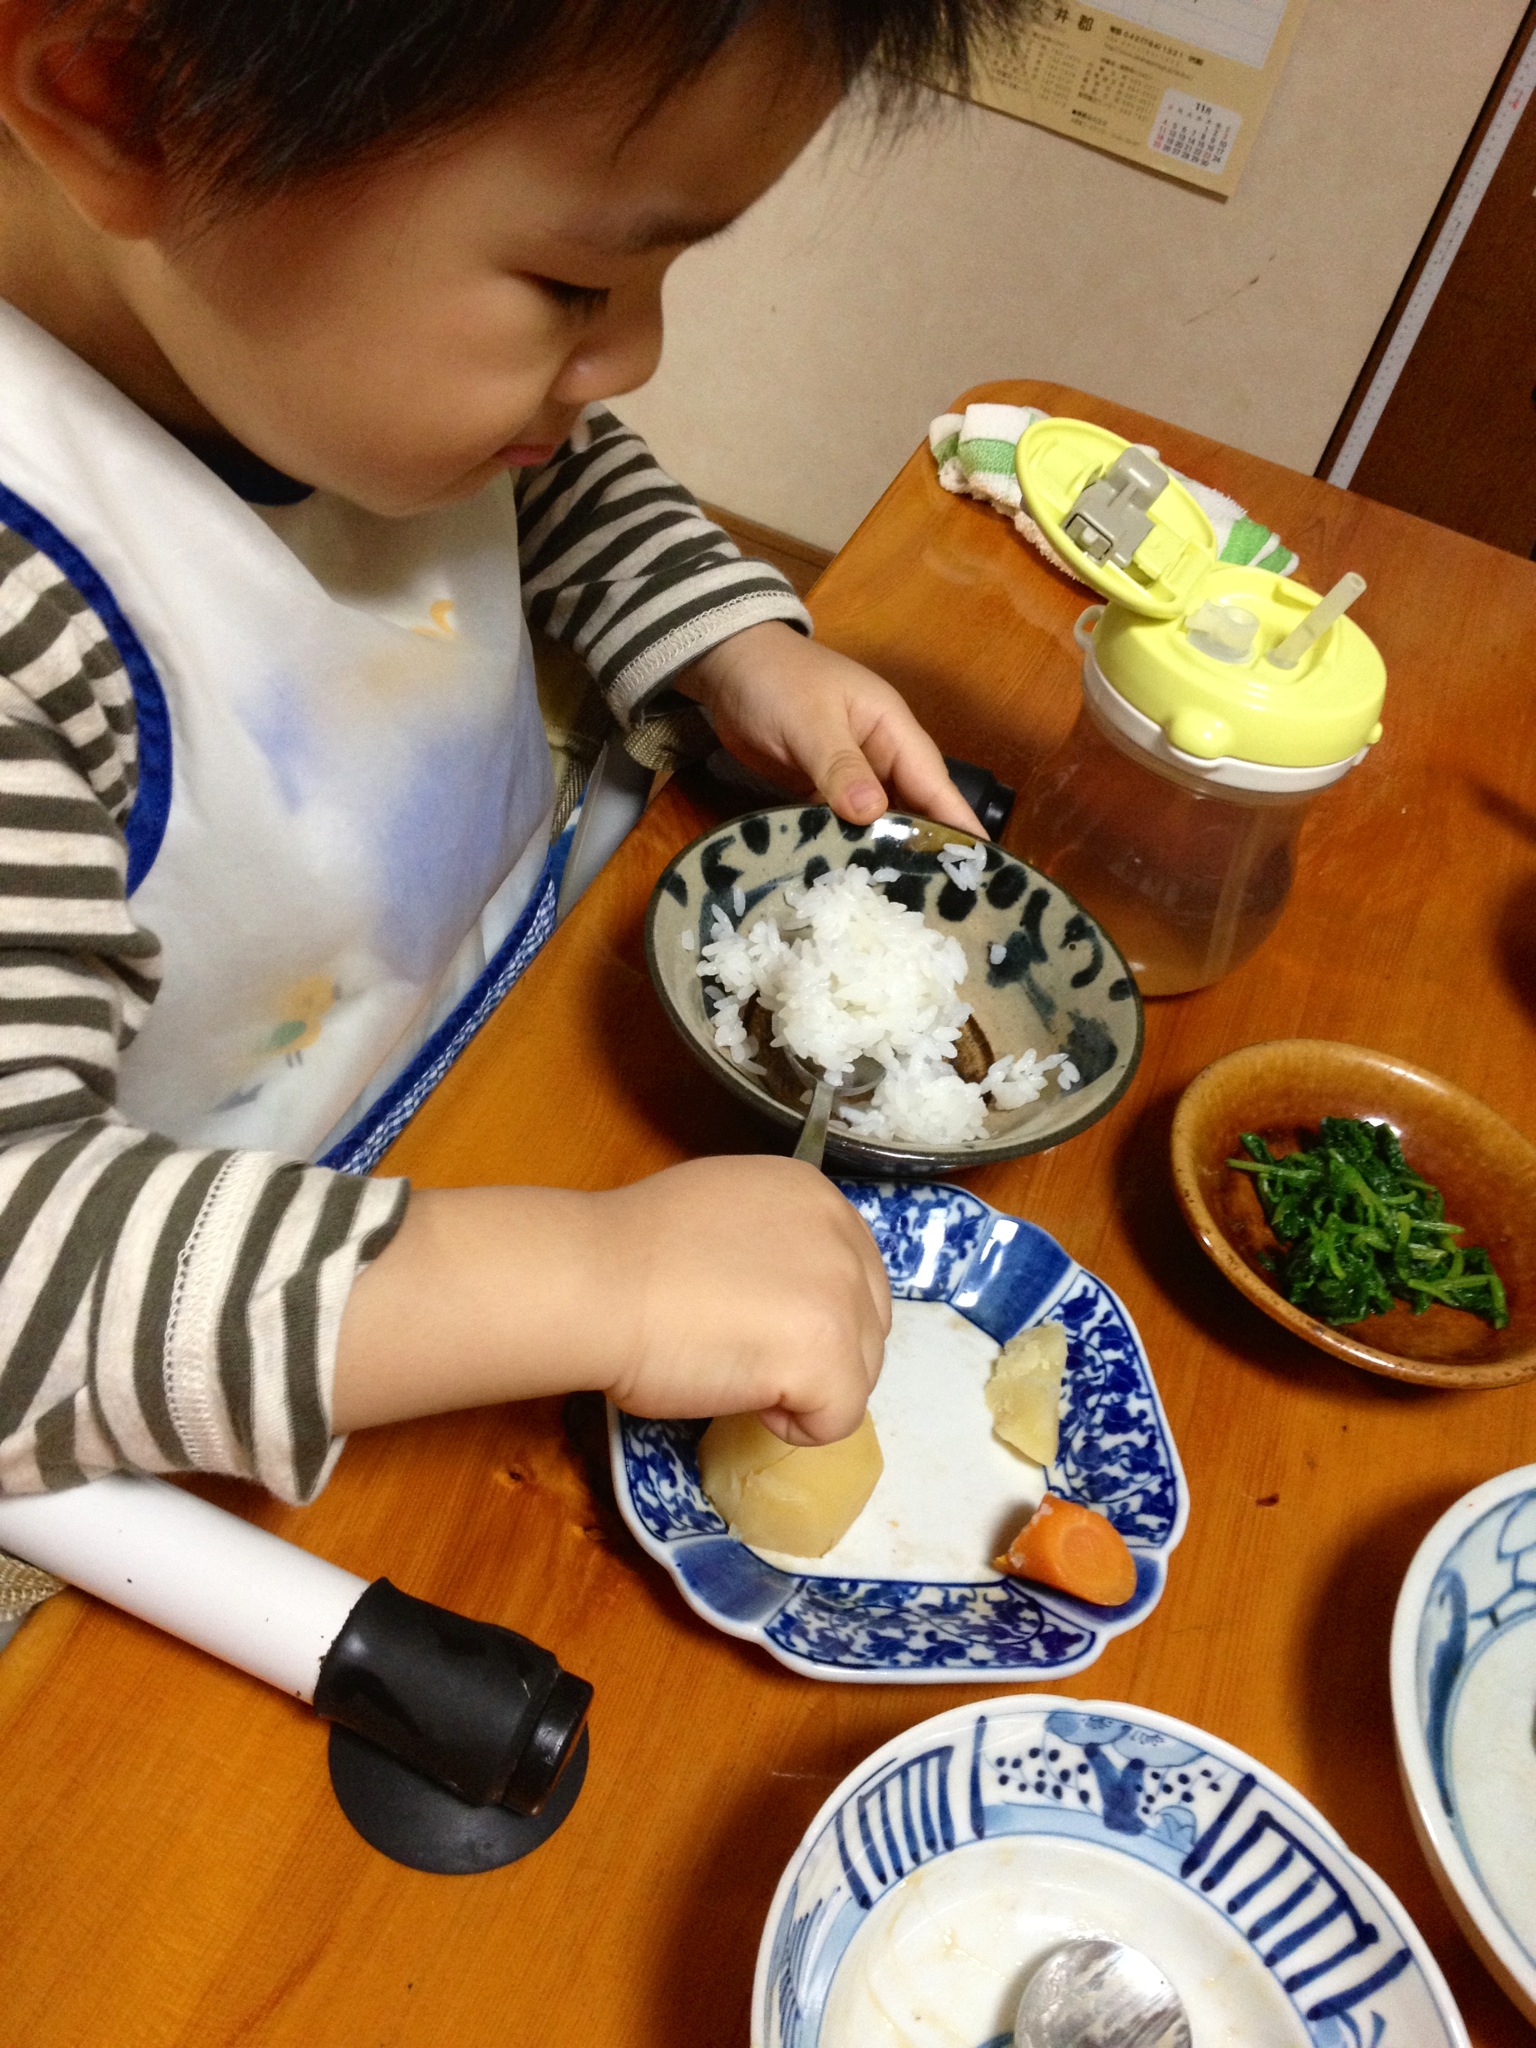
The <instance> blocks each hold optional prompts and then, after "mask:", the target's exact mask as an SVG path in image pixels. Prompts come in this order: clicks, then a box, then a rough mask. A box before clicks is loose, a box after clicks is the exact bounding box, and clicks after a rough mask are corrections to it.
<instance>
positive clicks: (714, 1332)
mask: <svg viewBox="0 0 1536 2048" xmlns="http://www.w3.org/2000/svg"><path fill="white" fill-rule="evenodd" d="M598 1199H599V1203H600V1205H601V1217H600V1229H599V1233H598V1237H599V1244H598V1247H597V1249H598V1272H599V1273H600V1275H601V1284H602V1294H603V1303H602V1311H603V1315H604V1320H605V1326H606V1330H605V1335H606V1353H607V1355H606V1357H605V1359H604V1360H603V1362H602V1382H603V1384H604V1386H605V1388H606V1391H608V1392H609V1393H610V1394H611V1395H612V1397H613V1399H614V1400H615V1401H617V1402H618V1403H619V1405H620V1406H621V1407H627V1408H632V1409H634V1410H635V1411H636V1412H638V1413H641V1414H647V1415H657V1416H665V1415H674V1416H675V1415H718V1414H741V1413H744V1412H746V1411H748V1410H756V1411H759V1412H761V1413H763V1414H764V1415H765V1416H766V1417H770V1418H774V1419H773V1420H770V1424H769V1426H770V1427H776V1428H778V1430H779V1433H780V1434H782V1435H784V1436H785V1437H786V1440H788V1441H801V1442H812V1441H814V1442H825V1441H830V1440H831V1438H832V1437H834V1436H838V1435H846V1434H847V1433H848V1432H849V1431H850V1430H852V1429H853V1428H855V1427H856V1426H857V1424H858V1420H859V1417H860V1415H861V1414H862V1413H863V1410H864V1404H865V1401H866V1400H867V1398H868V1394H869V1390H870V1388H871V1387H872V1386H873V1385H874V1383H875V1381H876V1379H877V1378H878V1377H879V1372H880V1365H881V1360H882V1358H883V1355H884V1347H885V1338H886V1334H887V1332H888V1331H889V1328H890V1289H889V1286H888V1284H887V1282H886V1277H885V1269H884V1267H883V1266H882V1264H881V1262H880V1255H879V1253H878V1251H877V1250H876V1248H875V1245H874V1240H873V1239H872V1238H871V1237H870V1234H869V1231H868V1229H867V1228H866V1227H865V1225H864V1223H863V1222H862V1220H861V1219H860V1218H859V1216H858V1215H857V1214H856V1213H855V1211H854V1210H853V1208H852V1207H851V1206H850V1204H849V1203H847V1202H846V1201H845V1200H844V1199H843V1197H842V1196H841V1195H840V1194H839V1193H838V1192H837V1190H836V1189H835V1188H834V1187H833V1186H832V1184H831V1183H830V1182H829V1181H827V1180H825V1179H824V1178H823V1177H822V1176H821V1175H820V1174H818V1173H816V1172H814V1171H813V1170H812V1169H810V1168H808V1167H805V1166H803V1165H801V1164H799V1163H797V1162H796V1161H794V1160H788V1159H765V1158H757V1157H749V1158H736V1159H698V1160H692V1161H690V1162H688V1163H687V1164H686V1165H684V1166H677V1167H672V1168H669V1169H668V1170H667V1171H666V1172H665V1173H659V1174H654V1175H652V1176H651V1178H650V1179H649V1180H645V1181H639V1182H636V1183H634V1184H633V1185H632V1186H631V1187H627V1188H618V1189H615V1190H613V1191H612V1193H611V1194H609V1195H606V1196H602V1197H600V1198H598Z"/></svg>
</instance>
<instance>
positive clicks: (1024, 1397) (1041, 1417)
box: [986, 1323, 1067, 1465]
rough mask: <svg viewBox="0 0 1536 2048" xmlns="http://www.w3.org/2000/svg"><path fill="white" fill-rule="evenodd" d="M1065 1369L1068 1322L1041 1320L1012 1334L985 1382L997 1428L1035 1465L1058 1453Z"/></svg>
mask: <svg viewBox="0 0 1536 2048" xmlns="http://www.w3.org/2000/svg"><path fill="white" fill-rule="evenodd" d="M1066 1369H1067V1333H1066V1330H1065V1328H1064V1327H1063V1326H1062V1324H1060V1323H1037V1324H1036V1325H1035V1326H1034V1328H1033V1329H1031V1330H1020V1332H1019V1334H1018V1335H1017V1337H1010V1338H1009V1340H1008V1342H1007V1343H1006V1344H1005V1345H1004V1346H1003V1348H1002V1350H1001V1351H1000V1352H999V1353H998V1354H997V1358H996V1360H995V1361H994V1363H993V1366H992V1377H991V1379H990V1380H988V1382H987V1388H986V1392H987V1406H988V1407H989V1408H990V1409H991V1411H992V1428H993V1430H994V1432H995V1433H996V1434H997V1435H998V1436H1000V1437H1001V1438H1002V1440H1003V1442H1004V1443H1005V1444H1012V1446H1013V1448H1014V1449H1015V1450H1016V1451H1022V1452H1023V1453H1024V1455H1025V1457H1026V1458H1032V1459H1033V1460H1034V1462H1035V1463H1036V1464H1037V1465H1049V1464H1051V1463H1052V1461H1053V1460H1054V1459H1055V1456H1056V1447H1057V1444H1058V1442H1059V1441H1060V1437H1061V1379H1062V1374H1063V1373H1064V1372H1065V1371H1066Z"/></svg>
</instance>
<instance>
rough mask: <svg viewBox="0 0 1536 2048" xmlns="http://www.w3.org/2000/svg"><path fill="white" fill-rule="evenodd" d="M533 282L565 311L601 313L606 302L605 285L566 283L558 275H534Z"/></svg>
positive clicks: (607, 293)
mask: <svg viewBox="0 0 1536 2048" xmlns="http://www.w3.org/2000/svg"><path fill="white" fill-rule="evenodd" d="M533 282H534V283H535V284H536V285H537V286H538V287H539V290H540V291H541V292H544V293H545V294H546V295H547V296H548V297H549V298H551V299H553V300H554V302H555V304H556V305H557V306H560V307H562V308H563V309H564V310H565V311H566V312H567V313H582V314H586V315H591V314H594V313H601V312H602V310H603V308H604V307H605V306H606V305H607V303H608V298H609V290H608V287H607V286H606V285H590V284H567V283H565V281H564V280H563V279H561V278H558V277H535V278H534V279H533Z"/></svg>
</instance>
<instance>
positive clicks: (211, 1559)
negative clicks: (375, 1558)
mask: <svg viewBox="0 0 1536 2048" xmlns="http://www.w3.org/2000/svg"><path fill="white" fill-rule="evenodd" d="M0 1549H3V1550H8V1551H10V1552H11V1554H12V1555H13V1556H15V1557H20V1558H24V1559H25V1560H26V1562H27V1563H28V1564H35V1565H40V1566H41V1567H42V1569H43V1570H44V1571H50V1572H54V1573H56V1574H57V1576H58V1577H59V1578H61V1579H67V1580H68V1581H69V1583H70V1584H71V1585H72V1586H78V1587H79V1588H80V1589H81V1591H82V1592H86V1593H94V1594H95V1595H96V1596H97V1598H98V1599H101V1600H106V1601H109V1602H110V1603H111V1605H112V1606H114V1607H121V1608H123V1609H125V1610H126V1612H128V1613H129V1614H136V1615H137V1616H138V1617H139V1619H140V1620H141V1621H147V1622H150V1623H152V1624H153V1625H154V1626H155V1627H156V1628H163V1629H165V1630H166V1631H167V1632H168V1633H169V1634H171V1635H173V1636H180V1637H181V1639H182V1641H183V1642H188V1643H195V1644H196V1645H197V1647H198V1648H199V1649H202V1650H207V1651H208V1652H209V1654H210V1655H211V1656H214V1657H219V1658H222V1659H223V1661H224V1662H225V1663H226V1664H234V1665H236V1666H238V1668H239V1669H240V1670H242V1671H248V1672H250V1674H251V1675H252V1677H254V1678H262V1679H265V1680H266V1682H267V1684H268V1685H275V1686H276V1687H277V1688H278V1689H279V1691H281V1692H286V1693H292V1694H293V1696H294V1697H295V1698H296V1699H301V1700H309V1699H312V1698H313V1697H314V1691H315V1682H316V1679H317V1678H318V1676H319V1672H320V1663H321V1659H322V1658H323V1657H324V1656H325V1653H326V1651H327V1650H328V1649H329V1648H330V1647H331V1644H332V1643H333V1642H334V1641H335V1640H336V1637H337V1636H338V1635H339V1634H340V1633H341V1628H342V1624H343V1623H344V1622H345V1621H346V1618H347V1616H348V1615H349V1614H350V1613H351V1611H352V1609H353V1608H354V1607H355V1606H356V1604H357V1602H358V1600H359V1598H360V1597H361V1595H362V1594H363V1593H364V1592H365V1591H366V1590H367V1587H368V1581H367V1580H366V1579H360V1578H358V1577H357V1576H356V1575H355V1574H354V1573H352V1572H344V1571H342V1570H341V1569H340V1568H339V1567H338V1566H336V1565H333V1564H327V1563H326V1561H325V1559H324V1558H321V1557H315V1556H314V1555H313V1554H312V1553H311V1552H310V1551H307V1550H300V1549H299V1548H298V1547H297V1545H295V1544H292V1543H285V1542H284V1541H283V1539H282V1538H281V1537H280V1536H273V1535H270V1534H269V1533H268V1531H266V1530H265V1529H258V1528H256V1527H254V1526H253V1525H252V1524H251V1523H250V1522H245V1521H242V1520H241V1519H240V1517H239V1516H238V1515H231V1514H226V1513H225V1511H224V1510H223V1509H222V1508H216V1507H212V1506H210V1505H209V1503H208V1502H207V1501H205V1500H200V1499H199V1498H198V1497H197V1495H196V1494H193V1493H185V1492H183V1491H182V1489H181V1488H180V1487H179V1486H171V1485H168V1484H167V1483H166V1482H165V1481H164V1480H161V1479H148V1478H137V1477H131V1476H129V1475H127V1474H115V1475H113V1476H111V1477H109V1478H105V1479H97V1480H93V1481H92V1482H91V1484H90V1485H89V1486H78V1487H73V1488H71V1489H70V1491H69V1492H67V1493H32V1494H11V1495H9V1496H7V1497H6V1498H3V1499H0Z"/></svg>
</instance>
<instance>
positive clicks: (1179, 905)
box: [1015, 419, 1386, 996]
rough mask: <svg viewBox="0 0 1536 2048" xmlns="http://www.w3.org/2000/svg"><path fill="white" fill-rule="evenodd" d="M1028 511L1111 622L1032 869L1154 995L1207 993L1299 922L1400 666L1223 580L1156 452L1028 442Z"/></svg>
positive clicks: (1023, 448) (1025, 811)
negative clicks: (1305, 886)
mask: <svg viewBox="0 0 1536 2048" xmlns="http://www.w3.org/2000/svg"><path fill="white" fill-rule="evenodd" d="M1017 462H1018V471H1019V481H1020V483H1021V485H1022V487H1023V492H1024V499H1025V503H1026V504H1027V505H1028V507H1029V510H1030V513H1031V515H1032V516H1033V518H1034V519H1035V520H1036V522H1037V523H1038V524H1039V526H1040V528H1041V530H1042V532H1043V533H1044V534H1045V536H1046V538H1047V540H1048V541H1049V542H1050V544H1051V546H1052V547H1053V548H1055V549H1056V550H1057V552H1058V553H1059V554H1060V555H1061V556H1062V558H1063V559H1064V560H1065V561H1066V562H1068V563H1069V564H1070V566H1071V567H1072V568H1073V569H1074V570H1075V571H1076V573H1077V574H1078V575H1080V576H1081V577H1082V578H1083V579H1084V580H1085V581H1086V582H1087V583H1089V584H1090V585H1091V586H1092V587H1093V588H1095V589H1096V590H1099V591H1101V592H1102V593H1103V595H1104V597H1105V599H1106V600H1107V602H1105V603H1104V604H1096V605H1090V606H1089V608H1088V609H1087V611H1085V612H1084V613H1083V615H1082V617H1081V618H1080V619H1079V620H1078V622H1077V627H1076V635H1077V641H1078V644H1079V646H1080V647H1081V648H1082V650H1083V672H1082V677H1083V702H1082V709H1081V711H1080V712H1079V714H1078V718H1077V723H1076V724H1075V725H1074V727H1073V729H1072V731H1071V733H1070V734H1069V735H1068V737H1067V739H1066V740H1065V741H1064V743H1063V744H1062V746H1061V747H1060V748H1059V749H1058V750H1057V751H1056V753H1054V754H1053V755H1051V756H1050V757H1049V758H1048V759H1047V760H1046V761H1044V762H1043V763H1042V764H1041V766H1040V768H1039V769H1038V770H1037V771H1036V773H1035V775H1034V776H1033V778H1032V779H1031V781H1030V782H1029V783H1028V784H1027V785H1026V787H1025V789H1024V791H1023V794H1022V795H1021V797H1020V800H1019V813H1018V819H1017V823H1016V829H1015V837H1016V839H1017V840H1018V842H1019V843H1020V845H1021V847H1022V850H1023V852H1024V854H1025V856H1026V858H1027V859H1028V860H1030V861H1031V862H1032V863H1033V864H1034V865H1035V866H1036V867H1038V868H1040V869H1041V870H1043V872H1045V873H1046V874H1048V875H1051V876H1052V877H1053V878H1054V879H1055V880H1056V881H1058V882H1060V883H1061V885H1062V886H1063V887H1064V888H1066V889H1068V890H1070V891H1071V893H1072V894H1073V895H1074V896H1076V897H1077V898H1078V899H1079V900H1080V901H1081V902H1082V903H1083V904H1084V905H1085V906H1086V908H1087V909H1088V910H1090V911H1091V912H1092V913H1093V915H1094V916H1095V917H1096V918H1098V919H1099V920H1100V921H1101V922H1102V923H1103V924H1104V926H1105V927H1106V929H1107V930H1108V931H1109V932H1110V934H1111V935H1112V936H1113V938H1114V940H1115V942H1116V944H1117V945H1118V946H1119V947H1120V950H1121V951H1122V952H1123V953H1124V955H1125V957H1126V959H1127V960H1128V961H1129V962H1130V964H1131V968H1132V971H1133V972H1134V974H1135V976H1136V980H1137V983H1138V985H1139V987H1140V989H1141V992H1142V994H1143V995H1147V996H1161V995H1177V994H1179V993H1180V992H1181V991H1183V990H1185V989H1193V988H1204V987H1205V986H1206V985H1207V984H1208V983H1209V982H1213V981H1216V980H1217V979H1219V977H1220V976H1221V975H1223V974H1225V973H1226V972H1227V970H1228V969H1229V968H1232V967H1235V966H1237V965H1238V963H1239V962H1240V961H1242V960H1246V959H1247V957H1248V955H1249V954H1250V953H1252V952H1253V951H1254V949H1255V948H1256V947H1257V946H1258V945H1259V944H1260V943H1261V942H1262V941H1263V940H1264V939H1265V938H1266V937H1267V936H1268V934H1269V933H1270V931H1271V930H1272V929H1273V928H1274V926H1275V924H1276V922H1277V921H1278V919H1279V917H1280V913H1281V911H1282V910H1283V909H1284V907H1285V901H1286V897H1287V896H1288V894H1289V892H1290V887H1291V877H1292V872H1293V868H1294V862H1295V851H1296V840H1297V836H1298V834H1299V833H1300V830H1301V824H1302V820H1303V818H1304V817H1305V815H1306V812H1307V809H1308V806H1309V805H1310V804H1311V801H1312V798H1313V797H1314V796H1315V795H1316V793H1317V791H1318V790H1320V789H1323V788H1326V787H1327V785H1328V784H1329V783H1332V782H1337V781H1338V780H1339V778H1340V777H1341V776H1343V775H1346V774H1348V772H1349V770H1350V769H1351V768H1353V767H1354V766H1355V764H1356V763H1357V762H1358V761H1361V760H1363V759H1364V757H1365V754H1366V752H1367V751H1368V749H1369V748H1370V747H1371V746H1372V745H1373V744H1374V743H1375V741H1376V740H1378V739H1379V738H1380V737H1381V726H1380V723H1379V714H1380V711H1381V704H1382V698H1383V695H1384V693H1385V690H1386V670H1385V668H1384V667H1383V665H1382V660H1381V656H1380V655H1379V654H1378V653H1377V651H1376V649H1375V647H1374V646H1373V645H1372V643H1371V641H1370V640H1369V639H1368V638H1367V637H1366V635H1365V634H1364V633H1363V632H1362V631H1361V630H1360V628H1359V627H1358V626H1357V625H1356V624H1355V622H1354V621H1353V619H1350V618H1346V617H1345V616H1343V614H1344V611H1345V607H1346V606H1347V605H1348V604H1350V603H1352V602H1353V600H1354V598H1355V597H1357V596H1358V595H1359V593H1360V591H1362V590H1363V589H1364V588H1365V585H1364V583H1363V582H1362V581H1361V579H1360V578H1359V577H1358V576H1347V577H1345V578H1344V579H1343V581H1342V582H1341V583H1340V584H1339V585H1337V586H1336V588H1335V589H1334V590H1333V591H1331V592H1330V593H1329V594H1328V596H1327V597H1324V598H1319V597H1318V595H1317V593H1316V592H1315V591H1311V590H1306V589H1304V588H1303V587H1302V586H1301V585H1300V584H1299V583H1293V582H1291V581H1290V580H1289V578H1287V577H1284V576H1279V575H1276V574H1275V573H1274V572H1273V571H1272V570H1268V569H1257V568H1250V567H1239V566H1237V565H1235V564H1232V563H1223V562H1218V561H1217V559H1216V557H1217V545H1216V536H1215V532H1214V530H1213V528H1212V526H1211V523H1210V521H1209V519H1208V518H1207V517H1206V515H1205V513H1204V512H1203V511H1202V509H1201V508H1200V506H1199V505H1198V504H1197V503H1196V501H1195V500H1194V498H1193V497H1192V496H1191V495H1190V493H1189V492H1188V491H1187V490H1185V488H1184V487H1183V485H1182V484H1180V483H1179V482H1178V481H1177V480H1176V479H1174V478H1172V477H1170V476H1169V475H1168V473H1167V471H1166V470H1164V469H1163V468H1162V467H1161V465H1160V464H1159V463H1157V462H1156V461H1155V460H1154V459H1153V458H1152V457H1151V456H1150V455H1148V454H1147V452H1146V451H1145V450H1144V449H1140V448H1133V447H1131V446H1130V445H1129V444H1128V443H1127V442H1125V441H1122V440H1121V439H1120V438H1119V436H1118V435H1115V434H1111V433H1108V432H1106V431H1105V430H1104V429H1103V428H1101V427H1095V426H1090V425H1088V424H1087V423H1086V422H1085V421H1082V420H1061V419H1050V420H1039V421H1037V422H1036V423H1035V425H1034V426H1032V427H1031V428H1030V429H1029V430H1028V432H1027V433H1026V434H1025V435H1024V436H1023V438H1022V439H1021V441H1020V442H1019V447H1018V455H1017Z"/></svg>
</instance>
